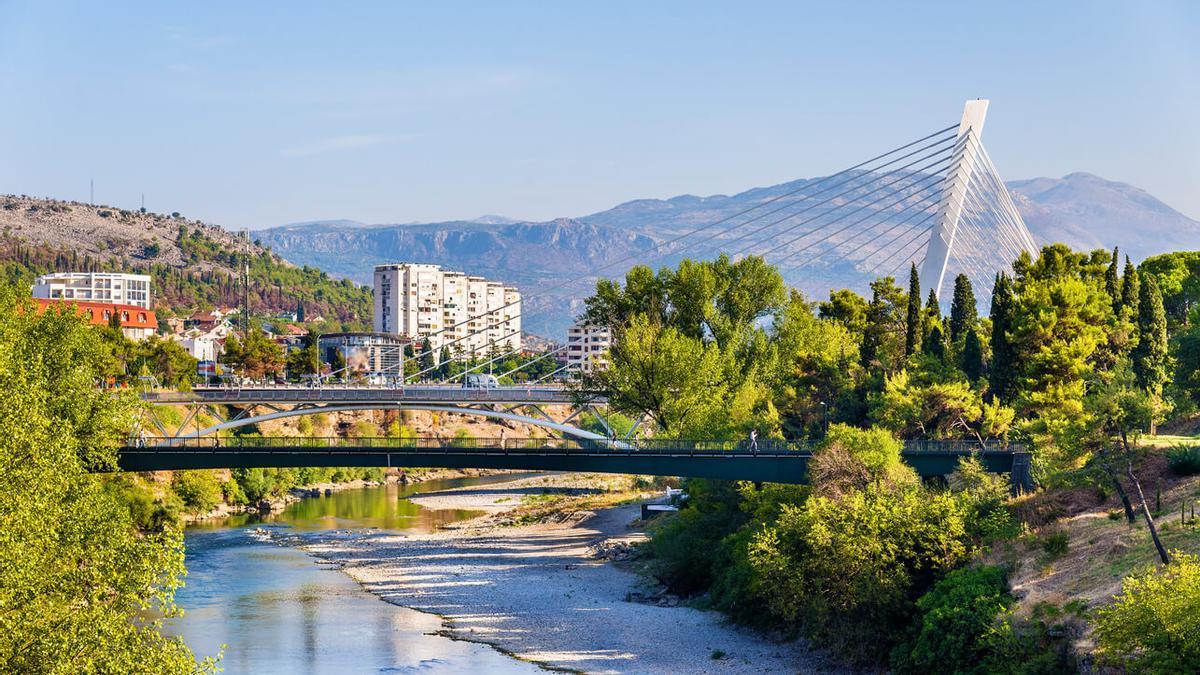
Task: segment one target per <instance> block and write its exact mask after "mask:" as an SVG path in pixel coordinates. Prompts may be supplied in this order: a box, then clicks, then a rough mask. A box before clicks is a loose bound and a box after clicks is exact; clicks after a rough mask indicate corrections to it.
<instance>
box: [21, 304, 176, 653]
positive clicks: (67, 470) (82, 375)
mask: <svg viewBox="0 0 1200 675" xmlns="http://www.w3.org/2000/svg"><path fill="white" fill-rule="evenodd" d="M104 362H105V354H104V350H103V345H102V343H101V341H100V338H99V335H98V333H97V332H96V331H94V330H92V329H91V328H90V327H89V326H87V325H86V324H85V322H84V320H83V319H82V318H81V317H79V316H78V315H76V314H75V313H74V312H63V313H59V312H54V311H50V312H45V313H40V314H39V313H37V312H35V311H33V308H32V306H31V305H29V304H20V302H19V301H18V300H17V296H16V294H14V293H13V292H12V291H11V290H10V289H8V288H5V289H3V290H0V398H2V399H3V400H4V405H3V406H0V437H3V438H4V442H3V445H2V446H0V448H2V450H0V478H2V480H3V483H4V486H5V488H4V490H3V491H0V560H3V561H4V564H3V565H0V663H3V664H4V669H5V670H7V671H10V672H144V673H151V672H153V673H159V672H162V673H168V672H188V671H193V670H195V669H196V668H197V664H196V663H195V661H194V660H193V657H192V655H191V653H190V652H189V651H188V649H187V647H185V646H184V644H183V642H182V641H181V640H179V639H175V638H166V637H163V636H162V635H161V634H160V633H159V632H158V630H157V629H158V622H157V621H155V620H152V619H150V618H148V617H149V616H151V614H150V613H149V612H150V611H151V610H155V611H158V612H163V613H167V614H170V613H171V612H172V611H173V610H174V606H173V605H172V595H173V591H174V589H175V588H176V587H178V585H179V584H180V578H181V576H182V575H183V572H184V570H183V540H182V536H181V533H180V531H179V530H178V529H177V528H175V527H173V526H171V525H169V524H163V525H162V527H159V528H156V529H142V530H139V528H138V527H137V521H136V520H135V516H136V515H138V514H136V513H135V510H134V508H132V507H131V504H130V502H127V501H126V499H124V498H123V497H122V496H121V494H120V491H119V490H114V489H112V488H111V486H110V485H109V484H108V482H107V481H106V480H105V479H103V478H101V477H98V476H96V475H93V474H90V473H88V470H89V469H94V468H111V467H112V466H114V465H115V461H116V453H115V448H116V445H117V443H118V442H119V440H120V439H121V437H122V433H123V432H124V431H125V430H126V429H127V428H128V425H129V423H130V417H131V413H132V411H133V406H134V404H135V403H134V401H133V399H131V398H129V397H126V396H119V395H113V394H112V393H110V392H108V391H104V390H101V389H99V388H98V387H97V386H96V385H97V383H99V382H100V381H101V380H102V376H103V368H104ZM142 515H143V516H145V517H146V519H147V520H150V518H149V516H148V515H147V514H145V513H143V514H142Z"/></svg>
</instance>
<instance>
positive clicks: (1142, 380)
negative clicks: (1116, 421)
mask: <svg viewBox="0 0 1200 675" xmlns="http://www.w3.org/2000/svg"><path fill="white" fill-rule="evenodd" d="M1137 335H1138V340H1137V345H1136V346H1134V348H1133V352H1132V354H1131V356H1132V357H1133V372H1134V375H1136V376H1137V383H1138V386H1140V387H1142V388H1143V389H1146V390H1147V391H1150V392H1151V393H1153V394H1154V395H1156V396H1157V395H1158V394H1160V393H1161V392H1162V386H1163V384H1164V383H1165V382H1166V381H1167V378H1168V376H1169V375H1168V373H1167V315H1166V312H1165V311H1164V310H1163V301H1162V294H1160V293H1159V291H1158V284H1157V283H1156V282H1155V281H1154V277H1152V276H1147V277H1146V278H1145V279H1144V280H1143V281H1142V283H1141V292H1140V295H1139V297H1138V313H1137Z"/></svg>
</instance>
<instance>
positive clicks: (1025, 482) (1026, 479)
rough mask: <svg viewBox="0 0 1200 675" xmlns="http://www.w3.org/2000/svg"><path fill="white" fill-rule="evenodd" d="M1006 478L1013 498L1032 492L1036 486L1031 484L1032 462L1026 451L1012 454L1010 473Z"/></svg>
mask: <svg viewBox="0 0 1200 675" xmlns="http://www.w3.org/2000/svg"><path fill="white" fill-rule="evenodd" d="M1008 476H1009V482H1010V485H1011V487H1012V494H1013V496H1014V497H1019V496H1021V495H1023V494H1028V493H1030V492H1033V491H1034V489H1035V488H1036V487H1037V486H1036V485H1035V484H1034V482H1033V461H1032V459H1031V458H1030V456H1029V452H1028V451H1017V452H1014V453H1013V461H1012V471H1011V472H1010V473H1009V474H1008Z"/></svg>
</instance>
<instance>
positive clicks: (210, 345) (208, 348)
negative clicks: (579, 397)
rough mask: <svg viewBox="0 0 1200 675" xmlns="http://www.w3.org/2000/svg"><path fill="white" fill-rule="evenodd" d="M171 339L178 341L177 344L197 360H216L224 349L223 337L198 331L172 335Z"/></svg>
mask: <svg viewBox="0 0 1200 675" xmlns="http://www.w3.org/2000/svg"><path fill="white" fill-rule="evenodd" d="M171 339H172V340H175V341H176V342H178V343H179V346H180V347H183V348H184V349H185V350H187V353H188V354H191V355H192V358H193V359H196V360H197V361H216V360H217V357H218V356H220V355H221V353H222V352H224V351H225V344H224V339H222V338H216V337H213V336H212V335H202V334H199V331H197V334H196V335H190V336H182V335H172V336H171Z"/></svg>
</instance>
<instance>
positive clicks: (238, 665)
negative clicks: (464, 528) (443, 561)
mask: <svg viewBox="0 0 1200 675" xmlns="http://www.w3.org/2000/svg"><path fill="white" fill-rule="evenodd" d="M512 479H513V476H511V475H509V476H493V477H487V478H461V479H453V480H442V481H429V482H425V483H420V484H417V485H387V486H382V487H374V488H365V489H361V490H345V491H342V492H337V493H334V494H333V495H330V496H327V497H316V498H311V499H304V500H301V501H299V502H295V503H293V504H290V505H288V507H287V508H286V509H285V510H284V511H283V512H281V513H278V514H274V515H271V516H267V517H265V518H259V517H257V516H248V515H245V516H243V515H239V516H234V517H231V518H227V519H224V520H222V521H214V522H209V523H205V524H204V525H200V526H195V527H189V528H188V530H187V532H186V533H185V542H186V545H187V568H188V576H187V578H186V586H184V587H183V588H181V589H180V590H179V592H178V593H177V594H176V602H177V604H178V605H179V606H180V607H181V608H183V610H184V615H183V616H182V617H179V618H176V619H172V620H170V622H169V624H168V627H167V628H168V632H170V633H172V634H174V635H181V636H183V639H184V641H185V642H186V643H187V644H188V646H189V647H191V648H192V650H193V651H194V652H195V653H196V654H197V656H205V655H212V654H216V653H217V652H218V651H221V650H222V646H223V651H224V656H223V658H222V659H221V663H220V665H221V667H222V668H224V672H226V673H232V674H237V673H371V672H375V673H409V672H420V673H450V672H453V673H462V672H472V673H476V672H478V673H532V672H543V671H540V669H538V668H537V667H535V666H533V665H531V664H528V663H524V662H522V661H517V660H515V659H512V658H509V657H507V656H505V655H503V654H501V653H499V652H497V651H495V650H493V649H491V648H490V647H487V646H484V645H478V644H475V643H470V642H461V641H455V640H450V639H447V638H443V637H440V636H437V635H432V634H431V633H433V632H434V631H437V630H438V629H439V628H440V627H441V620H440V619H439V618H438V617H436V616H432V615H429V614H423V613H421V612H417V611H415V610H411V609H407V608H404V607H398V606H395V605H391V604H388V603H386V602H384V601H382V600H380V599H378V598H377V597H375V596H373V595H371V594H370V593H367V592H366V591H364V590H362V589H361V588H360V587H359V586H358V584H357V583H355V582H354V581H353V580H352V579H350V577H348V576H346V575H345V574H343V573H342V572H340V571H338V570H336V569H331V568H329V567H328V566H326V565H324V564H321V563H319V562H318V561H317V559H316V558H313V557H312V556H310V555H308V554H306V553H304V552H302V551H300V550H298V549H295V548H291V547H288V546H281V545H279V544H276V543H273V542H272V541H270V538H269V537H265V536H262V534H261V533H258V532H256V530H257V528H265V529H268V530H273V529H277V528H278V529H286V530H287V531H289V532H296V531H300V532H303V531H314V530H342V529H353V528H380V529H383V530H389V531H406V530H407V531H429V530H431V529H434V528H436V527H437V526H439V525H444V524H446V523H450V522H454V521H456V520H463V519H465V518H468V517H471V516H473V515H476V514H474V513H472V512H470V511H457V510H446V511H435V510H430V509H424V508H421V507H418V506H417V505H415V504H413V503H412V502H409V501H408V500H407V499H405V497H407V496H408V495H411V494H413V493H414V492H418V491H419V492H432V491H435V490H444V489H447V488H452V487H461V486H467V485H480V484H485V483H496V482H502V481H508V480H512Z"/></svg>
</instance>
